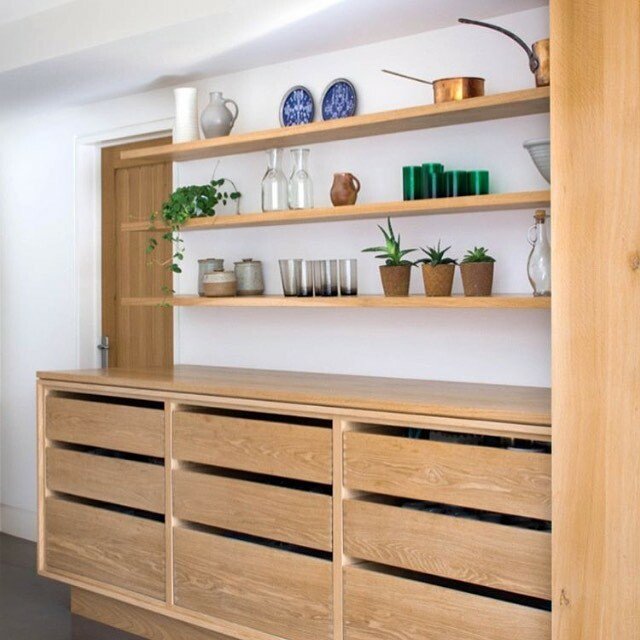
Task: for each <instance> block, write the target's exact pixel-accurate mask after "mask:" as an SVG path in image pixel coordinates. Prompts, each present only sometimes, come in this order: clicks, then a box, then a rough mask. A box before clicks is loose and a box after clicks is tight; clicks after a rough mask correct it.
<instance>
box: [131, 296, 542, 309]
mask: <svg viewBox="0 0 640 640" xmlns="http://www.w3.org/2000/svg"><path fill="white" fill-rule="evenodd" d="M165 302H166V303H168V304H170V305H172V306H174V307H254V308H255V307H280V308H282V307H288V308H292V307H299V308H314V309H317V308H343V309H344V308H358V307H360V308H363V307H367V308H387V309H389V308H392V309H399V308H408V309H549V308H550V307H551V298H550V297H548V298H547V297H534V296H533V295H530V294H529V295H509V294H502V295H500V294H496V295H493V296H486V297H484V296H478V297H466V296H461V295H455V296H447V297H442V298H440V297H428V296H425V295H411V296H398V297H385V296H382V295H359V296H313V297H309V298H302V297H296V296H289V297H286V296H274V295H268V296H236V297H229V298H206V297H202V296H197V295H176V296H172V297H169V298H162V297H158V298H122V300H121V303H122V305H123V306H125V307H150V306H157V305H160V304H163V303H165Z"/></svg>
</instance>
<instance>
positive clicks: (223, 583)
mask: <svg viewBox="0 0 640 640" xmlns="http://www.w3.org/2000/svg"><path fill="white" fill-rule="evenodd" d="M174 557H175V580H176V604H177V605H178V606H181V607H185V608H187V609H192V610H195V611H199V612H201V613H205V614H209V615H212V616H216V617H220V618H224V619H225V620H229V621H231V622H235V623H238V624H243V625H246V626H249V627H252V628H254V629H258V630H261V631H264V632H266V633H272V634H274V635H276V636H281V637H283V638H287V639H289V640H324V639H328V638H330V637H331V578H332V572H331V563H330V562H329V561H326V560H321V559H319V558H312V557H309V556H304V555H300V554H296V553H290V552H287V551H282V550H279V549H273V548H268V547H264V546H261V545H256V544H251V543H247V542H242V541H239V540H232V539H229V538H222V537H219V536H215V535H211V534H208V533H203V532H200V531H190V530H187V529H181V528H178V529H176V531H175V553H174Z"/></svg>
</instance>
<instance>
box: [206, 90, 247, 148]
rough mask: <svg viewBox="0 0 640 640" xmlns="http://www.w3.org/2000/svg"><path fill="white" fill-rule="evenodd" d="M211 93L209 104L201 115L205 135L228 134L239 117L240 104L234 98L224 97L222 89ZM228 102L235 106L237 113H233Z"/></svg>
mask: <svg viewBox="0 0 640 640" xmlns="http://www.w3.org/2000/svg"><path fill="white" fill-rule="evenodd" d="M209 95H210V96H211V99H210V101H209V104H208V106H207V108H206V109H205V110H204V111H203V112H202V115H201V116H200V124H201V125H202V131H203V133H204V137H205V138H217V137H218V136H228V135H229V133H230V132H231V129H232V128H233V125H234V124H235V121H236V118H237V117H238V105H237V104H236V103H235V102H234V101H233V100H227V99H225V98H223V96H222V92H221V91H212V92H211V93H210V94H209ZM227 104H232V105H233V106H234V107H235V115H234V114H233V113H231V110H230V109H229V108H228V107H227Z"/></svg>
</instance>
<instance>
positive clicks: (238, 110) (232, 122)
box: [224, 99, 240, 127]
mask: <svg viewBox="0 0 640 640" xmlns="http://www.w3.org/2000/svg"><path fill="white" fill-rule="evenodd" d="M227 104H232V105H233V106H234V107H235V108H236V113H235V115H234V116H233V120H232V121H231V126H232V127H233V125H234V124H235V123H236V119H237V118H238V114H239V113H240V109H238V105H237V104H236V103H235V102H234V101H233V100H230V99H226V100H225V101H224V105H225V106H226V105H227Z"/></svg>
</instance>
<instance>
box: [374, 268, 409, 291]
mask: <svg viewBox="0 0 640 640" xmlns="http://www.w3.org/2000/svg"><path fill="white" fill-rule="evenodd" d="M380 278H381V279H382V289H383V291H384V295H385V296H389V297H399V296H408V295H409V282H410V281H411V265H410V264H406V265H400V266H399V267H388V266H386V265H383V266H382V267H380Z"/></svg>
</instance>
